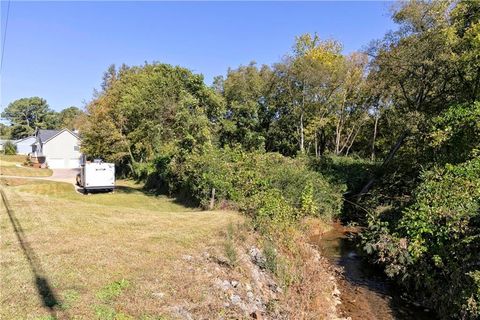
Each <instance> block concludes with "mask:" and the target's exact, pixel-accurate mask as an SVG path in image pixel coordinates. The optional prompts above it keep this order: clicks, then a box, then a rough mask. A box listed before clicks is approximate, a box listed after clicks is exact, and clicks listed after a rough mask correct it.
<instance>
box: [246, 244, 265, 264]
mask: <svg viewBox="0 0 480 320" xmlns="http://www.w3.org/2000/svg"><path fill="white" fill-rule="evenodd" d="M249 255H250V259H251V260H252V262H253V263H254V264H256V265H257V266H259V267H260V268H262V269H263V268H265V263H266V260H265V257H264V256H263V254H262V252H261V251H260V250H259V249H258V248H256V247H251V248H250V251H249Z"/></svg>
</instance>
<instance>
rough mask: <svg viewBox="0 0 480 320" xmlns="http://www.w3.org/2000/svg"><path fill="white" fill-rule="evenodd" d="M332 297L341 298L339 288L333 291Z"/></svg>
mask: <svg viewBox="0 0 480 320" xmlns="http://www.w3.org/2000/svg"><path fill="white" fill-rule="evenodd" d="M332 295H333V296H335V297H338V296H340V290H338V288H335V289H333V292H332Z"/></svg>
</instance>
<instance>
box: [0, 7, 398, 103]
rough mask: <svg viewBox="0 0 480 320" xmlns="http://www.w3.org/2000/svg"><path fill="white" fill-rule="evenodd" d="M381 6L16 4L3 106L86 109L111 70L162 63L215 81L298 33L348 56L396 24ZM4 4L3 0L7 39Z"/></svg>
mask: <svg viewBox="0 0 480 320" xmlns="http://www.w3.org/2000/svg"><path fill="white" fill-rule="evenodd" d="M390 5H391V3H385V2H302V3H299V2H261V3H259V2H140V3H139V2H16V1H12V2H11V5H10V15H9V21H8V28H7V38H6V45H5V55H4V61H3V68H2V75H1V76H2V77H1V98H0V103H1V107H2V108H4V107H5V106H6V105H8V103H10V102H11V101H13V100H15V99H18V98H21V97H29V96H40V97H43V98H45V99H47V101H48V103H49V104H50V106H51V107H52V108H53V109H55V110H61V109H63V108H65V107H68V106H71V105H74V106H78V107H82V106H83V105H84V104H83V102H85V101H89V100H90V99H91V98H92V92H93V89H94V88H99V85H100V82H101V78H102V74H103V72H104V71H105V70H106V69H107V67H108V66H109V65H110V64H112V63H114V64H117V65H119V64H122V63H126V64H128V65H139V64H143V63H144V62H145V61H148V62H152V61H159V62H165V63H170V64H173V65H181V66H184V67H187V68H189V69H191V70H193V71H194V72H195V73H202V74H203V75H204V76H205V81H206V83H207V84H210V83H211V81H212V78H213V77H214V76H216V75H221V74H225V73H226V71H227V69H228V67H232V68H235V67H237V66H239V65H241V64H248V63H249V62H250V61H252V60H254V61H256V62H257V63H259V64H272V63H274V62H277V61H279V60H280V59H281V58H282V56H283V55H285V54H286V53H288V52H289V50H290V49H291V47H292V44H293V41H294V38H295V36H296V35H300V34H302V33H305V32H318V34H319V35H320V37H321V38H335V39H337V40H339V41H341V42H342V43H343V44H344V48H345V52H346V53H348V52H351V51H355V50H359V49H362V48H363V47H364V46H365V45H367V44H368V43H369V42H370V41H371V40H373V39H377V38H380V37H382V36H383V35H384V34H385V32H386V31H388V30H390V29H392V28H394V25H393V22H392V21H391V19H390V16H389V11H388V8H389V7H390ZM6 8H7V2H6V1H2V3H1V9H2V12H1V18H2V21H1V22H2V23H1V26H2V30H1V31H2V39H3V33H4V31H5V23H6V19H5V18H6V11H7V10H6Z"/></svg>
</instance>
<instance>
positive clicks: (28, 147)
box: [13, 136, 36, 155]
mask: <svg viewBox="0 0 480 320" xmlns="http://www.w3.org/2000/svg"><path fill="white" fill-rule="evenodd" d="M35 141H36V139H35V136H30V137H26V138H23V139H20V140H17V141H15V142H14V143H13V144H14V145H16V146H17V154H25V155H28V154H30V153H32V144H33V143H34V142H35Z"/></svg>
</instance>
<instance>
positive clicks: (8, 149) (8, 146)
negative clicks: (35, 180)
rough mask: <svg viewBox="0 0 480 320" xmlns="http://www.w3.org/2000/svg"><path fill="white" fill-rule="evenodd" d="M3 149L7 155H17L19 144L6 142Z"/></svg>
mask: <svg viewBox="0 0 480 320" xmlns="http://www.w3.org/2000/svg"><path fill="white" fill-rule="evenodd" d="M3 150H4V152H5V154H6V155H15V154H17V146H16V145H14V144H13V142H11V141H7V142H5V144H4V145H3Z"/></svg>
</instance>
